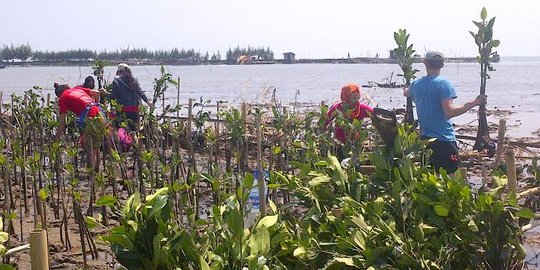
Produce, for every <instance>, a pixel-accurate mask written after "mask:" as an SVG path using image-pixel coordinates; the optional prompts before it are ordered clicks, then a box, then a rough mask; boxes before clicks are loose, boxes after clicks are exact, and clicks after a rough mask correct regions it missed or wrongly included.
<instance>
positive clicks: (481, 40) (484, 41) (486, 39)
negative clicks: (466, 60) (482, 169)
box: [469, 7, 501, 157]
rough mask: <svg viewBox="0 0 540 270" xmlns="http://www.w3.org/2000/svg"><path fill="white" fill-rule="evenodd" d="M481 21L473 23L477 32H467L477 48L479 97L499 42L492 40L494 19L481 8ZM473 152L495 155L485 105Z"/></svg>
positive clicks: (479, 112)
mask: <svg viewBox="0 0 540 270" xmlns="http://www.w3.org/2000/svg"><path fill="white" fill-rule="evenodd" d="M480 19H481V21H478V22H477V21H473V23H474V24H475V25H476V27H477V28H478V30H477V32H476V33H475V32H473V31H469V33H470V34H471V36H472V37H473V38H474V42H475V43H476V46H478V54H479V56H478V57H477V60H478V63H480V95H485V94H486V83H487V80H488V79H489V78H490V76H489V74H488V71H490V70H492V69H491V63H490V58H491V57H492V56H493V55H495V54H496V52H493V51H492V50H493V48H496V47H498V46H499V45H500V44H501V42H500V41H499V40H497V39H493V25H494V24H495V17H493V18H491V19H489V20H488V19H487V10H486V8H485V7H484V8H482V11H481V12H480ZM473 149H474V150H478V151H482V150H485V149H487V150H488V155H489V156H490V157H492V156H493V155H495V144H494V143H493V142H491V139H490V138H489V127H488V123H487V117H486V105H485V104H481V105H480V107H479V108H478V132H477V133H476V141H475V143H474V146H473Z"/></svg>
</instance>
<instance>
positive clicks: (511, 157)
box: [505, 149, 517, 193]
mask: <svg viewBox="0 0 540 270" xmlns="http://www.w3.org/2000/svg"><path fill="white" fill-rule="evenodd" d="M505 163H506V175H508V192H510V193H515V192H516V189H517V175H516V154H515V153H514V149H508V150H507V151H506V153H505Z"/></svg>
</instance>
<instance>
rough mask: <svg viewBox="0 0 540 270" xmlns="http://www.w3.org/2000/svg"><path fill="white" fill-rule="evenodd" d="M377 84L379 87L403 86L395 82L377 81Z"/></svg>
mask: <svg viewBox="0 0 540 270" xmlns="http://www.w3.org/2000/svg"><path fill="white" fill-rule="evenodd" d="M377 86H378V87H380V88H403V87H404V86H405V85H404V84H396V82H391V83H377Z"/></svg>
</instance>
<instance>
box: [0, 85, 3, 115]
mask: <svg viewBox="0 0 540 270" xmlns="http://www.w3.org/2000/svg"><path fill="white" fill-rule="evenodd" d="M3 107H4V91H1V92H0V115H2V114H3V112H2V108H3Z"/></svg>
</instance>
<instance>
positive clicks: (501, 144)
mask: <svg viewBox="0 0 540 270" xmlns="http://www.w3.org/2000/svg"><path fill="white" fill-rule="evenodd" d="M505 133H506V119H501V120H499V134H498V136H497V152H496V153H495V161H494V162H493V165H491V168H493V169H495V168H497V167H499V164H501V161H502V156H503V153H504V149H503V148H504V134H505Z"/></svg>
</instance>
